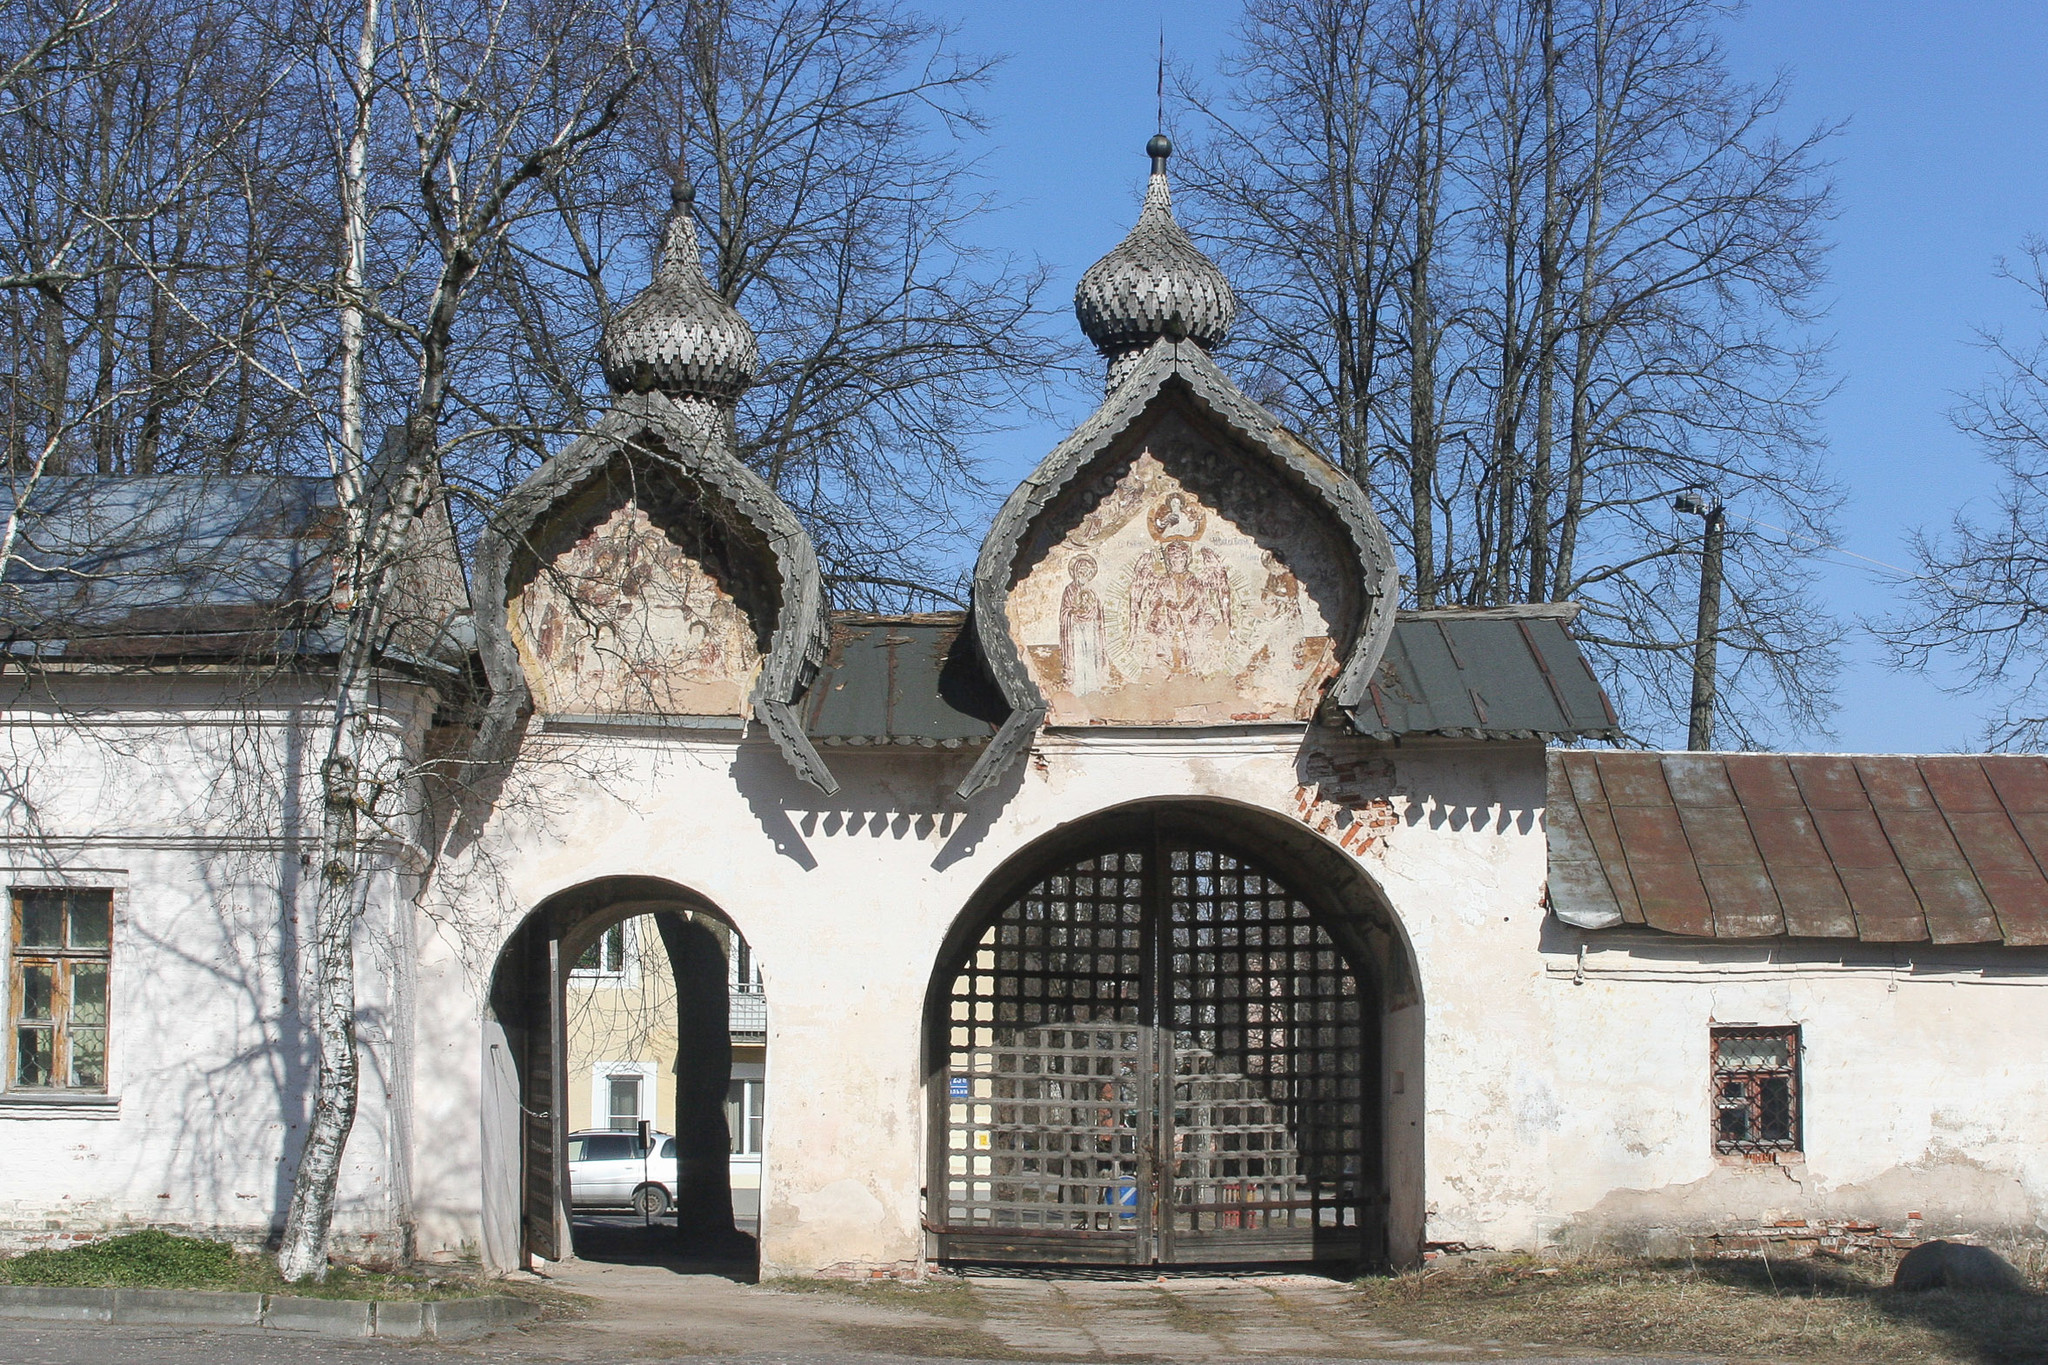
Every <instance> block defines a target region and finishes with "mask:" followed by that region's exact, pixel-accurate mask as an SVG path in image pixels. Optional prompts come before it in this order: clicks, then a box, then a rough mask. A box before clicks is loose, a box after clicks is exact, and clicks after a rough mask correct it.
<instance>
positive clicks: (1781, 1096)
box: [1757, 1076, 1792, 1142]
mask: <svg viewBox="0 0 2048 1365" xmlns="http://www.w3.org/2000/svg"><path fill="white" fill-rule="evenodd" d="M1757 1127H1758V1128H1759V1129H1760V1130H1761V1131H1760V1132H1759V1134H1758V1136H1759V1137H1761V1138H1762V1139H1763V1140H1764V1141H1765V1142H1790V1141H1791V1140H1792V1082H1791V1080H1790V1078H1788V1077H1785V1076H1765V1077H1764V1078H1763V1079H1762V1080H1760V1081H1759V1082H1757Z"/></svg>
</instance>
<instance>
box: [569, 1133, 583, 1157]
mask: <svg viewBox="0 0 2048 1365" xmlns="http://www.w3.org/2000/svg"><path fill="white" fill-rule="evenodd" d="M584 1141H585V1139H583V1138H580V1137H576V1138H570V1139H569V1160H571V1161H582V1160H583V1159H584V1157H583V1144H584Z"/></svg>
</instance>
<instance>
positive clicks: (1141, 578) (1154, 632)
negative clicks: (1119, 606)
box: [1130, 540, 1231, 674]
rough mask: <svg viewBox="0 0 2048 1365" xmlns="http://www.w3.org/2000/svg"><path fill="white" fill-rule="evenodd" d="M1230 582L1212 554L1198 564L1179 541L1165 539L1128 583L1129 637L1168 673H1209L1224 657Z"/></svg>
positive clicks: (1207, 552)
mask: <svg viewBox="0 0 2048 1365" xmlns="http://www.w3.org/2000/svg"><path fill="white" fill-rule="evenodd" d="M1230 636H1231V622H1230V577H1229V573H1228V571H1227V570H1226V569H1225V568H1224V565H1223V561H1222V559H1221V558H1219V557H1218V556H1217V554H1216V553H1215V551H1213V550H1209V549H1204V550H1203V551H1202V552H1201V558H1200V560H1199V561H1198V560H1197V559H1196V555H1195V549H1194V547H1193V546H1192V545H1190V544H1189V543H1188V542H1187V541H1185V540H1169V541H1167V542H1166V543H1165V544H1164V545H1162V546H1160V548H1159V551H1158V553H1157V555H1156V556H1154V557H1153V558H1152V559H1151V561H1150V562H1148V563H1146V564H1144V565H1143V566H1142V567H1141V568H1140V569H1139V570H1138V572H1137V574H1136V575H1135V576H1134V577H1133V578H1132V581H1131V616H1130V638H1131V640H1132V642H1133V644H1134V645H1136V644H1137V643H1138V642H1140V641H1142V642H1144V643H1145V645H1146V647H1147V648H1148V649H1149V651H1150V652H1151V655H1152V661H1153V662H1156V663H1159V664H1163V665H1164V666H1165V668H1166V671H1167V672H1168V673H1169V674H1182V673H1213V672H1216V671H1217V669H1218V668H1219V667H1222V666H1227V665H1228V662H1229V654H1230Z"/></svg>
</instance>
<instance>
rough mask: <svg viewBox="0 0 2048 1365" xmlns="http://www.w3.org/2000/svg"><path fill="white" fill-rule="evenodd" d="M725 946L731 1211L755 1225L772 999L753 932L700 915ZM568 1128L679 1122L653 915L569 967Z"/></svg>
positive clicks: (668, 975) (609, 934)
mask: <svg viewBox="0 0 2048 1365" xmlns="http://www.w3.org/2000/svg"><path fill="white" fill-rule="evenodd" d="M695 918H697V919H698V921H699V922H700V923H702V924H703V925H704V926H705V927H706V928H708V929H709V930H710V931H711V932H712V933H713V934H714V935H715V936H716V937H717V938H718V940H719V942H720V944H721V945H722V946H723V947H724V949H725V957H726V992H727V1000H728V1009H727V1017H728V1020H729V1028H730V1033H731V1038H732V1083H731V1085H730V1086H729V1087H728V1089H727V1091H726V1102H725V1127H726V1133H727V1135H728V1137H729V1139H730V1151H731V1154H732V1156H731V1172H732V1202H733V1216H734V1218H735V1219H738V1220H741V1221H742V1223H743V1225H747V1226H748V1229H749V1230H751V1224H752V1223H753V1222H754V1221H755V1220H758V1219H759V1217H760V1212H761V1134H762V1128H763V1125H764V1122H765V1110H764V1102H765V1098H766V1070H767V1060H768V1050H767V1038H768V1003H767V999H766V997H764V996H763V994H762V992H761V972H760V966H759V964H758V963H757V962H756V961H755V959H754V955H753V952H752V950H751V949H749V948H748V946H747V941H746V940H745V939H744V938H742V937H740V935H739V934H738V933H736V932H734V931H733V929H732V928H731V927H730V926H728V925H725V924H723V923H720V922H719V921H717V920H715V919H712V918H710V917H709V916H701V917H695ZM565 1001H566V1004H567V1006H568V1010H567V1013H568V1021H567V1022H568V1033H567V1039H568V1052H569V1068H568V1087H567V1088H568V1099H569V1127H570V1129H571V1130H572V1131H575V1132H582V1131H584V1130H587V1129H593V1128H616V1129H631V1128H635V1127H637V1126H638V1125H639V1123H640V1121H641V1120H643V1119H645V1120H647V1121H648V1122H649V1123H651V1124H652V1125H653V1126H654V1128H655V1129H656V1130H658V1131H663V1132H671V1131H673V1130H674V1128H675V1125H676V1034H677V1010H676V985H675V974H674V972H673V971H672V970H671V969H670V966H669V958H668V952H667V950H666V948H665V947H664V945H663V943H662V938H661V933H660V931H659V928H658V926H657V924H656V922H655V917H654V916H652V915H639V916H636V917H634V918H632V919H628V920H625V921H623V922H621V923H619V924H615V925H613V926H612V927H611V928H610V929H608V930H606V931H605V934H604V936H603V937H602V938H600V939H599V940H598V941H597V942H596V943H595V944H593V945H591V947H590V948H589V949H588V950H587V951H586V952H585V953H584V954H583V956H582V957H581V958H580V959H579V960H578V961H577V963H576V965H575V966H574V967H573V968H572V969H571V970H570V972H569V985H568V991H567V993H566V996H565Z"/></svg>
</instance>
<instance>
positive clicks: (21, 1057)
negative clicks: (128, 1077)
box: [7, 889, 114, 1092]
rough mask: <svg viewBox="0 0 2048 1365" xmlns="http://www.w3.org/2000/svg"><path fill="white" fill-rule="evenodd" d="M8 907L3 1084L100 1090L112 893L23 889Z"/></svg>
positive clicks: (103, 1084)
mask: <svg viewBox="0 0 2048 1365" xmlns="http://www.w3.org/2000/svg"><path fill="white" fill-rule="evenodd" d="M13 902H14V903H13V907H12V908H13V914H12V916H11V917H10V918H11V919H12V921H13V923H12V925H11V929H12V933H11V934H10V937H9V942H10V944H11V946H12V949H13V951H12V953H11V954H10V956H11V959H12V962H11V966H12V970H11V971H10V972H9V974H8V975H9V977H10V980H9V982H8V992H7V1024H8V1028H7V1035H8V1047H9V1056H8V1065H7V1081H8V1086H9V1088H10V1089H14V1090H76V1091H97V1092H104V1091H105V1090H106V1088H107V971H108V967H109V965H110V959H111V957H112V955H113V926H114V896H113V893H112V892H111V891H65V890H27V889H21V890H17V891H15V892H14V895H13Z"/></svg>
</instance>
